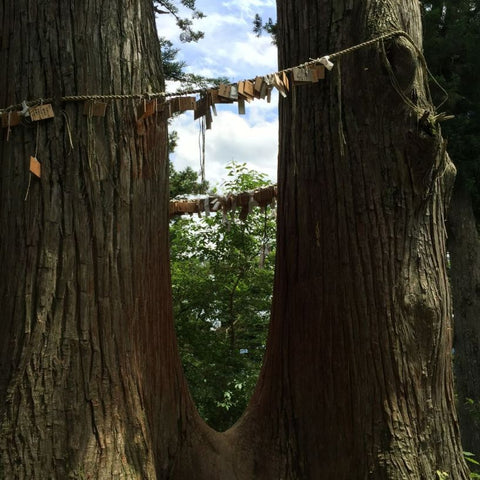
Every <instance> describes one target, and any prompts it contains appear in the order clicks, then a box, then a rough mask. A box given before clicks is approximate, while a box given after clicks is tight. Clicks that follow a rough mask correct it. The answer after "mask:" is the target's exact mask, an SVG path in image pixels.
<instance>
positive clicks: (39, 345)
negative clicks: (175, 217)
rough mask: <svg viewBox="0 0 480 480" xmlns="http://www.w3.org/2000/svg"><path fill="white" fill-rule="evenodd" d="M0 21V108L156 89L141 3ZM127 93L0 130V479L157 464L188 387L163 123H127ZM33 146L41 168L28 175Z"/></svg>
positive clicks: (62, 6) (38, 7)
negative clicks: (175, 312) (176, 303)
mask: <svg viewBox="0 0 480 480" xmlns="http://www.w3.org/2000/svg"><path fill="white" fill-rule="evenodd" d="M0 24H1V25H2V29H1V34H0V39H1V50H0V65H2V73H1V74H0V105H1V106H2V107H6V106H7V105H11V104H16V103H18V102H21V101H22V100H25V99H27V100H31V99H35V98H41V97H43V98H45V97H49V96H53V97H60V96H62V95H77V94H99V93H103V94H110V93H116V94H120V93H126V94H130V93H137V92H147V91H149V90H150V89H151V90H152V91H157V92H158V91H161V90H162V88H163V85H162V79H161V60H160V50H159V44H158V40H157V35H156V30H155V24H154V15H153V10H152V2H151V0H137V1H133V2H132V1H130V2H123V1H113V0H109V1H104V0H101V1H100V0H94V1H91V2H88V3H84V2H71V1H63V0H55V1H52V0H48V1H47V0H39V1H36V2H31V1H27V0H19V1H15V2H10V1H9V2H1V3H0ZM136 103H138V102H135V101H122V102H112V103H110V105H109V106H108V109H107V113H106V117H105V118H101V117H93V118H87V117H85V116H84V115H83V105H82V104H73V103H67V104H62V103H60V102H58V103H55V104H54V110H55V112H56V116H55V118H54V119H51V120H45V121H42V122H38V123H37V124H34V123H28V124H27V125H23V126H18V127H14V128H12V131H11V133H10V138H9V141H6V131H5V130H2V132H1V133H2V136H1V137H2V138H1V140H0V151H1V161H0V238H1V242H0V265H1V266H2V267H1V268H2V274H1V276H0V423H1V436H0V477H1V478H6V479H13V478H16V479H17V478H19V479H21V478H28V479H46V478H52V479H53V478H58V479H65V478H71V477H73V478H99V479H100V478H105V479H111V478H142V479H144V478H166V477H167V473H168V470H169V469H170V467H171V462H170V457H172V456H174V454H175V451H176V449H177V444H178V432H179V431H181V427H179V422H180V420H181V419H180V418H179V415H178V414H177V409H178V405H180V404H181V401H182V400H181V398H187V399H188V395H187V394H186V393H185V392H184V389H185V385H184V384H183V380H182V378H183V377H181V367H180V366H179V362H178V360H177V357H176V347H175V339H174V332H173V328H172V322H171V307H170V282H169V271H168V260H167V259H168V241H167V238H168V235H167V231H168V213H167V212H168V188H167V178H168V177H167V172H168V168H167V154H166V145H167V139H166V127H165V122H164V121H163V120H160V118H156V117H151V118H150V119H147V120H146V125H145V129H146V131H145V133H144V135H138V134H137V132H136V123H135V112H136V109H135V107H136ZM70 136H71V141H72V144H73V145H72V146H71V145H70ZM35 152H37V153H36V156H37V157H38V159H39V161H40V162H41V163H42V174H41V179H37V178H36V177H33V176H32V177H31V178H30V175H29V172H28V166H29V157H30V156H31V155H34V154H35ZM29 184H30V187H29V188H28V185H29ZM27 192H28V195H27V196H26V194H27Z"/></svg>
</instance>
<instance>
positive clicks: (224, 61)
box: [157, 0, 278, 186]
mask: <svg viewBox="0 0 480 480" xmlns="http://www.w3.org/2000/svg"><path fill="white" fill-rule="evenodd" d="M196 3H197V9H198V10H200V11H202V12H203V13H204V14H205V15H206V17H205V18H203V19H199V20H196V21H195V25H194V27H195V28H194V29H196V30H197V29H198V30H201V31H203V32H204V33H205V38H203V39H202V40H199V41H198V42H197V43H181V42H180V40H179V33H180V32H179V30H178V28H177V27H176V25H175V20H174V19H173V18H171V16H168V15H161V16H160V17H159V18H158V20H157V28H158V33H159V35H160V36H162V37H165V38H168V39H169V40H170V41H172V42H173V43H174V46H175V47H176V48H179V49H180V52H179V54H178V59H179V60H182V61H184V62H185V63H186V64H187V67H186V71H187V72H191V73H196V74H201V75H205V76H209V77H217V76H224V77H227V78H228V79H229V80H230V81H231V82H232V83H233V82H236V81H238V80H244V79H247V78H253V77H255V76H256V75H264V74H267V73H271V72H274V71H276V70H277V51H276V48H275V46H274V45H272V42H271V39H270V37H269V36H268V35H263V36H262V37H260V38H257V37H256V36H255V34H254V33H253V32H252V22H253V18H254V16H255V13H259V14H260V15H261V16H262V17H263V18H264V20H266V19H268V17H272V18H273V19H275V15H276V13H275V0H245V1H223V2H218V1H212V0H197V2H196ZM181 13H182V14H183V15H184V16H187V15H189V12H188V11H184V12H181ZM169 88H170V89H171V90H173V91H174V90H175V87H174V85H171V86H169ZM167 90H168V88H167ZM277 106H278V96H277V95H276V94H275V95H272V101H271V103H270V104H269V103H267V102H266V101H265V100H255V101H253V102H252V103H250V104H247V106H246V109H247V114H246V115H238V113H237V106H236V104H234V105H232V106H223V105H219V106H217V112H218V116H217V117H214V118H213V125H212V129H211V130H207V132H206V179H207V180H208V181H209V182H210V185H211V186H215V185H217V184H220V183H221V182H222V180H223V178H224V177H225V165H226V164H227V163H229V162H231V161H232V160H233V161H236V162H246V163H247V165H248V166H249V168H253V169H255V170H258V171H261V172H264V173H266V174H267V175H268V176H269V177H270V179H271V180H272V181H275V179H276V172H277V153H278V116H277ZM171 128H173V129H175V130H176V131H177V132H178V135H179V142H178V146H177V149H176V151H175V153H174V154H173V155H172V160H173V163H174V166H175V168H176V169H183V168H185V167H186V166H190V167H192V168H193V169H194V170H195V171H198V170H199V165H200V154H199V143H198V139H199V125H198V121H195V120H194V119H193V114H192V113H191V112H187V113H184V114H182V115H180V116H179V117H177V118H176V119H175V120H174V121H173V122H172V126H171Z"/></svg>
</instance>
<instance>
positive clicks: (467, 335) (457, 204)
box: [447, 179, 480, 458]
mask: <svg viewBox="0 0 480 480" xmlns="http://www.w3.org/2000/svg"><path fill="white" fill-rule="evenodd" d="M447 226H448V251H449V252H450V258H451V267H450V279H451V283H452V293H453V304H454V312H455V321H454V325H455V328H454V331H455V335H454V347H455V360H454V365H455V382H456V392H457V399H458V416H459V420H460V431H461V434H462V442H463V446H464V449H465V450H467V451H469V452H474V453H475V454H476V455H477V458H478V456H479V455H480V378H479V376H478V372H479V371H480V239H479V236H478V230H477V222H476V219H475V215H474V213H473V208H472V200H471V197H470V194H469V193H468V191H467V189H466V187H465V185H464V183H463V182H462V181H460V179H459V180H458V181H457V182H456V184H455V188H454V190H453V196H452V201H451V203H450V207H449V210H448V223H447ZM471 400H473V402H474V403H473V404H472V403H471V402H470V401H471Z"/></svg>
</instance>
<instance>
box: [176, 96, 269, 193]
mask: <svg viewBox="0 0 480 480" xmlns="http://www.w3.org/2000/svg"><path fill="white" fill-rule="evenodd" d="M249 107H250V106H247V108H249ZM220 108H222V107H220ZM220 108H219V109H218V116H217V117H214V118H213V124H212V129H211V130H207V131H206V134H205V156H206V161H205V165H206V166H205V170H206V178H207V180H208V181H209V182H210V185H211V186H214V185H217V184H220V183H221V182H222V180H223V179H224V177H225V166H226V165H227V164H228V163H230V162H232V161H235V162H246V163H247V165H248V166H249V168H252V169H255V170H258V171H260V172H263V173H266V174H267V175H268V177H269V178H270V179H271V180H272V182H274V181H276V175H277V151H278V120H277V118H274V119H272V120H265V119H264V118H263V117H262V116H261V115H260V114H258V113H257V114H256V115H252V116H251V118H250V119H248V120H247V118H246V117H245V116H240V115H238V114H236V113H235V112H232V111H228V110H225V111H221V110H220ZM250 108H252V109H253V108H254V107H253V105H252V106H251V107H250ZM254 117H255V118H254ZM171 128H172V129H174V130H176V131H177V132H178V134H179V143H178V146H177V148H176V150H175V152H174V154H173V155H172V160H173V164H174V166H175V168H176V169H177V170H181V169H183V168H185V167H187V166H189V167H191V168H193V169H194V170H195V171H199V169H200V146H199V125H198V122H196V121H194V120H193V115H191V114H184V115H182V116H180V117H178V118H177V119H175V120H174V121H173V122H172V127H171Z"/></svg>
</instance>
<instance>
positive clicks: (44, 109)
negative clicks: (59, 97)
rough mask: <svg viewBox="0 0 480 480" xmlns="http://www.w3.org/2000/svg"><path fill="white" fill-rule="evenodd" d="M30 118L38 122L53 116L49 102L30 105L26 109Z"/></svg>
mask: <svg viewBox="0 0 480 480" xmlns="http://www.w3.org/2000/svg"><path fill="white" fill-rule="evenodd" d="M28 113H29V114H30V118H31V119H32V121H33V122H38V121H39V120H46V119H47V118H53V117H54V116H55V114H54V113H53V108H52V105H51V104H50V103H46V104H45V105H38V106H37V107H31V108H29V109H28Z"/></svg>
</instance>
